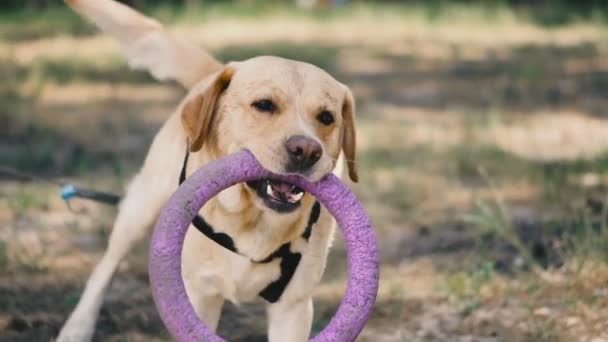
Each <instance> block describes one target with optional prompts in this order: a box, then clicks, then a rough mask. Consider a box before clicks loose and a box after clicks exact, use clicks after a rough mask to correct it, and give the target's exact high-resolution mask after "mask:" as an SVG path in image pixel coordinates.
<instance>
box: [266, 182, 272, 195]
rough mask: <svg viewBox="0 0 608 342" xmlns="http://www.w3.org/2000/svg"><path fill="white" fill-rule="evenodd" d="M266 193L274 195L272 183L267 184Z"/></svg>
mask: <svg viewBox="0 0 608 342" xmlns="http://www.w3.org/2000/svg"><path fill="white" fill-rule="evenodd" d="M266 194H268V195H269V196H272V195H273V191H272V186H271V185H270V184H268V185H266Z"/></svg>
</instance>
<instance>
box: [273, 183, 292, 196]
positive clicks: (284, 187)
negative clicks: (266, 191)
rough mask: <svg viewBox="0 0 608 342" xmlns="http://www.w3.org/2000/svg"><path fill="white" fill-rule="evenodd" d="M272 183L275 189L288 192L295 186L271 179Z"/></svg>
mask: <svg viewBox="0 0 608 342" xmlns="http://www.w3.org/2000/svg"><path fill="white" fill-rule="evenodd" d="M270 185H271V186H272V189H273V190H275V191H277V192H282V193H288V192H290V191H291V189H292V188H293V185H291V184H287V183H284V182H280V181H270Z"/></svg>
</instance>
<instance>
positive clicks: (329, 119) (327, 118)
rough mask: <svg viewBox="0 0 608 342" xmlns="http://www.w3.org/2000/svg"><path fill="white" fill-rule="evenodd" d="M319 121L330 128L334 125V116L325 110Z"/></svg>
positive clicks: (318, 118)
mask: <svg viewBox="0 0 608 342" xmlns="http://www.w3.org/2000/svg"><path fill="white" fill-rule="evenodd" d="M317 120H319V122H320V123H322V124H324V125H325V126H329V125H331V124H332V123H334V116H333V115H332V114H331V113H330V112H329V111H327V110H324V111H322V112H321V113H319V114H318V115H317Z"/></svg>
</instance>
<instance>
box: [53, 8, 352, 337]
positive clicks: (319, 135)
mask: <svg viewBox="0 0 608 342" xmlns="http://www.w3.org/2000/svg"><path fill="white" fill-rule="evenodd" d="M66 3H67V4H68V5H69V6H70V7H71V8H73V9H74V10H75V11H76V12H77V13H79V14H80V15H82V16H83V17H85V18H87V19H89V20H91V21H92V22H94V23H95V24H96V25H97V26H98V27H99V28H101V30H102V31H104V32H106V33H108V34H110V35H111V36H113V37H114V38H116V39H117V40H118V42H119V43H120V45H121V47H122V49H123V51H124V53H125V55H126V57H127V60H128V62H129V65H130V66H131V67H134V68H140V69H145V70H148V71H149V72H150V73H151V74H152V75H153V76H154V77H155V78H157V79H159V80H173V81H176V82H178V83H179V84H181V85H182V86H183V87H184V88H186V89H187V90H188V93H187V95H186V96H185V98H184V99H183V100H182V101H181V103H180V104H179V105H178V106H177V109H176V110H175V112H174V113H173V114H172V115H171V116H170V117H169V118H168V120H167V121H166V122H165V124H164V125H163V126H162V128H161V129H160V131H159V132H158V133H157V135H156V136H155V138H154V140H153V142H152V145H151V147H150V149H149V151H148V154H147V156H146V158H145V161H144V164H143V166H142V168H141V170H140V171H139V173H138V174H137V175H136V176H135V177H134V178H133V179H132V180H131V182H130V184H129V185H128V187H127V190H126V195H125V197H124V198H123V200H122V201H121V203H120V205H119V210H118V214H117V217H116V220H115V222H114V226H113V229H112V233H111V235H110V238H109V241H108V245H107V249H106V251H105V253H104V255H103V257H102V258H101V260H100V261H99V263H98V264H97V266H96V267H95V269H94V271H93V273H92V274H91V276H90V278H89V279H88V281H87V283H86V287H85V290H84V293H83V295H82V297H81V298H80V301H79V303H78V305H77V306H76V308H75V310H74V311H73V312H72V313H71V315H70V317H69V318H68V320H67V322H66V323H65V325H64V326H63V328H62V329H61V331H60V333H59V336H58V337H57V341H60V342H66V341H69V342H80V341H89V340H91V339H92V336H93V333H94V328H95V322H96V320H97V317H98V315H99V310H100V307H101V305H102V302H103V297H104V293H105V291H106V288H107V287H108V284H109V283H110V281H111V279H112V275H113V273H114V272H115V270H116V268H117V266H118V264H119V262H120V261H121V260H122V259H123V257H124V256H125V255H126V253H127V252H128V251H129V250H130V249H131V247H132V246H133V245H134V244H135V243H136V242H137V241H139V240H141V239H142V238H144V237H145V236H146V234H149V232H150V229H149V228H150V227H151V226H152V225H153V224H154V222H155V220H156V219H157V217H158V215H159V212H160V210H161V209H162V207H163V205H164V204H165V202H166V201H167V200H168V198H169V197H170V195H171V194H172V193H173V192H174V191H175V190H176V189H177V187H178V185H179V183H180V181H183V178H184V177H187V175H189V174H191V173H192V172H194V171H195V170H197V169H198V168H200V167H202V166H204V165H205V164H207V163H209V162H210V161H213V160H216V159H218V158H220V157H222V156H226V155H228V154H231V153H234V152H237V151H239V150H241V149H243V148H246V149H248V150H249V151H251V152H252V153H253V155H254V156H255V157H256V159H257V160H258V161H259V162H260V163H261V165H262V166H263V167H264V168H266V169H267V170H269V171H271V172H273V173H276V174H298V175H301V176H302V177H305V178H306V179H308V180H309V181H311V182H314V181H317V180H319V179H321V178H322V177H323V176H325V175H327V174H328V173H331V172H334V173H336V174H341V172H342V168H343V167H342V165H343V164H346V166H347V168H348V174H349V176H350V178H351V179H352V180H353V181H354V182H356V181H357V179H358V176H357V170H356V164H355V147H356V132H355V102H354V99H353V95H352V92H351V91H350V90H349V88H348V87H347V86H345V85H343V84H342V83H340V82H338V81H336V80H335V79H334V78H333V77H331V76H330V75H329V74H328V73H326V72H325V71H323V70H321V69H320V68H318V67H315V66H313V65H311V64H307V63H303V62H298V61H293V60H288V59H283V58H279V57H272V56H260V57H255V58H251V59H248V60H245V61H240V62H230V63H227V64H222V63H220V62H219V61H217V60H216V59H215V58H214V57H212V56H211V55H210V54H208V53H207V52H205V51H204V50H202V49H201V48H199V47H197V46H195V45H194V44H192V43H188V42H182V41H179V40H177V39H175V38H173V37H172V36H171V35H170V34H169V33H168V32H167V31H166V30H165V29H164V28H163V27H162V25H160V24H159V23H158V22H157V21H155V20H153V19H151V18H148V17H146V16H144V15H143V14H140V13H138V12H137V11H135V10H133V9H131V8H130V7H127V6H126V5H123V4H120V3H118V2H115V1H113V0H66ZM344 161H345V163H343V162H344ZM180 175H181V176H180ZM198 217H199V218H200V221H203V223H204V224H205V225H206V228H208V229H211V230H212V232H211V233H210V234H207V233H205V234H203V233H201V231H202V230H200V229H199V228H200V227H198V226H197V227H195V225H191V226H190V227H189V229H188V232H187V234H186V238H185V242H184V249H183V253H182V276H183V278H184V282H185V287H186V291H187V294H188V297H189V299H190V301H191V303H192V305H193V307H194V308H195V311H196V313H197V314H198V316H199V317H200V318H201V320H202V321H203V322H204V323H205V324H206V325H207V326H208V327H209V328H210V329H212V330H213V331H215V330H216V329H217V325H218V321H219V319H220V314H221V310H222V305H223V303H224V301H225V300H230V301H232V302H234V303H236V304H238V303H244V302H250V301H254V300H259V298H260V297H262V298H263V299H265V300H266V302H267V315H268V338H269V341H271V342H273V341H290V342H291V341H306V340H307V339H308V337H309V335H310V330H311V325H312V320H313V303H312V293H313V290H314V288H315V286H316V285H318V284H319V282H320V280H321V276H322V274H323V272H324V269H325V265H326V260H327V255H328V251H329V247H330V245H331V242H332V238H333V233H334V224H335V222H334V221H333V218H332V217H331V216H330V214H329V213H328V212H327V211H326V209H325V208H323V207H322V206H320V205H319V204H318V203H317V202H316V200H315V198H314V197H313V196H312V195H310V194H308V193H305V192H304V191H303V190H302V189H300V188H297V187H295V186H292V185H290V184H287V183H282V182H278V181H274V180H270V179H263V180H258V181H254V182H248V183H244V184H237V185H234V186H232V187H230V188H228V189H226V190H224V191H222V192H220V193H219V194H218V195H217V196H216V197H215V198H213V199H211V200H210V201H209V202H208V203H206V204H205V206H204V207H203V208H202V209H201V211H200V213H199V216H198ZM195 221H196V220H195ZM214 234H215V235H214ZM218 234H220V235H223V236H224V237H228V238H229V240H230V241H229V243H228V244H226V243H224V244H222V243H221V242H218V241H219V240H214V236H217V235H218ZM286 258H290V260H292V261H293V260H295V259H297V261H298V262H296V263H295V264H296V266H295V267H293V265H292V266H291V268H289V267H285V265H283V261H284V260H287V259H286ZM285 264H287V262H285ZM277 284H278V285H277Z"/></svg>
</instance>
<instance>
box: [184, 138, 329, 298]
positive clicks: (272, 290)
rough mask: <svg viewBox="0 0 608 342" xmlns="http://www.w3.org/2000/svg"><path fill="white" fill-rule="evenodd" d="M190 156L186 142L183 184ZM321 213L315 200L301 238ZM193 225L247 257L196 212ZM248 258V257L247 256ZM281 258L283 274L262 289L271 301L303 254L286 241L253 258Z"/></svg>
mask: <svg viewBox="0 0 608 342" xmlns="http://www.w3.org/2000/svg"><path fill="white" fill-rule="evenodd" d="M189 157H190V153H189V143H188V144H186V155H185V157H184V163H183V165H182V170H181V172H180V175H179V184H180V185H181V184H182V183H183V182H184V181H185V180H186V168H187V166H188V158H189ZM320 214H321V205H320V204H319V201H315V204H314V205H313V207H312V210H311V212H310V216H309V218H308V224H307V225H306V229H305V230H304V233H302V235H301V238H303V239H304V240H305V241H306V242H308V240H309V239H310V236H311V234H312V227H313V225H314V224H315V223H317V221H318V220H319V216H320ZM192 225H193V226H194V227H195V228H196V229H197V230H198V231H199V232H201V233H202V234H203V235H205V236H206V237H207V238H209V239H210V240H212V241H214V242H215V243H217V244H218V245H220V246H222V247H224V248H226V249H227V250H229V251H231V252H233V253H236V254H238V255H241V256H243V257H247V256H246V255H243V254H241V253H239V251H238V249H237V248H236V246H235V244H234V240H233V239H232V237H230V235H228V234H226V233H221V232H216V231H215V230H214V229H213V227H212V226H211V225H210V224H209V223H207V221H205V219H204V218H203V217H202V216H201V215H199V214H196V216H195V217H194V219H193V220H192ZM247 258H248V257H247ZM277 258H280V259H281V263H280V268H281V275H280V276H279V278H278V279H277V280H275V281H273V282H271V283H270V284H268V286H266V287H265V288H264V289H263V290H262V291H260V293H259V296H260V297H262V298H264V299H265V300H266V301H268V302H269V303H275V302H277V301H278V300H279V299H280V298H281V295H282V294H283V292H284V291H285V288H287V285H289V282H290V281H291V278H293V275H294V274H295V273H296V269H297V268H298V265H299V264H300V260H301V259H302V254H301V253H298V252H295V253H294V252H292V251H291V242H286V243H284V244H283V245H281V247H279V248H278V249H277V250H276V251H274V252H272V253H271V254H270V255H269V256H267V257H266V258H264V259H262V260H259V261H258V260H252V259H251V258H250V260H251V262H252V263H256V264H267V263H269V262H271V261H273V260H274V259H277Z"/></svg>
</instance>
